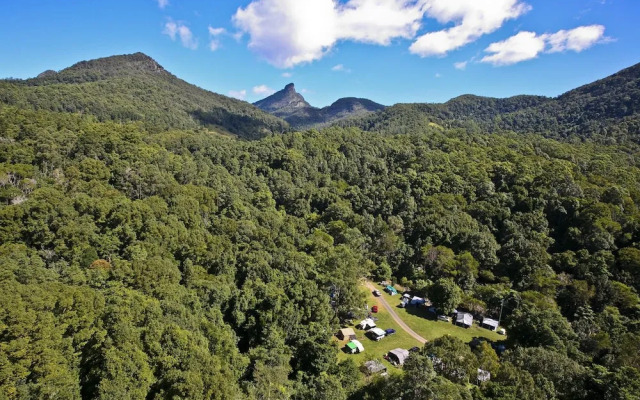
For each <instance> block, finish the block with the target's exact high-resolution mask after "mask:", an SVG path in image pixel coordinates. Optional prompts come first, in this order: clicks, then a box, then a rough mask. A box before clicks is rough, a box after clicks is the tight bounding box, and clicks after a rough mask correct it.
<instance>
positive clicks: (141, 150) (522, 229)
mask: <svg viewBox="0 0 640 400" xmlns="http://www.w3.org/2000/svg"><path fill="white" fill-rule="evenodd" d="M39 79H54V78H48V77H45V78H39ZM3 85H7V86H8V87H10V89H11V91H15V93H18V94H19V96H27V94H28V93H29V91H31V90H36V89H37V88H38V86H37V85H35V86H30V85H29V84H27V83H24V82H20V83H9V82H5V83H3ZM82 85H84V83H83V84H81V85H80V86H76V87H82ZM64 87H65V88H66V86H64ZM64 90H71V89H64ZM11 91H6V90H4V86H3V90H2V92H1V93H2V95H3V96H4V95H6V94H7V93H14V92H11ZM25 93H27V94H25ZM52 93H53V92H52ZM12 96H14V95H12ZM15 96H17V95H15ZM15 96H14V97H15ZM19 96H18V97H19ZM90 96H98V95H97V94H91V95H90ZM25 98H26V97H25ZM46 98H48V97H46ZM63 98H66V97H64V96H63V97H61V99H63ZM97 99H98V100H99V97H98V98H97ZM98 100H96V101H98ZM47 101H53V100H51V99H50V100H47ZM61 101H62V100H61ZM4 102H5V104H2V105H0V398H9V399H26V398H33V399H46V398H51V399H53V398H56V399H66V398H70V399H77V398H87V399H88V398H101V399H113V398H123V399H126V398H131V399H167V398H171V399H205V398H217V399H233V398H255V399H267V398H269V399H286V398H293V399H361V398H362V399H365V398H366V399H372V398H384V399H387V398H388V399H436V398H438V399H443V398H444V399H478V400H479V399H504V400H507V399H587V398H590V399H612V400H613V399H625V400H630V399H637V398H638V393H640V333H639V332H640V304H639V297H638V290H640V210H639V208H638V205H639V204H640V158H639V157H638V154H639V153H638V150H639V148H638V147H637V145H635V144H634V143H633V142H632V141H627V142H625V143H621V144H610V145H602V144H598V143H596V142H595V141H591V140H586V141H584V142H582V143H568V142H561V141H558V140H554V139H549V138H544V137H543V136H541V135H534V134H526V135H524V134H516V133H513V132H506V131H500V132H495V133H486V132H478V131H476V130H475V129H466V128H465V127H458V128H456V127H451V128H447V127H446V126H445V127H443V125H441V124H439V123H437V124H436V123H434V121H429V122H430V123H426V124H424V125H420V126H419V127H414V128H411V129H409V128H406V132H403V133H402V134H391V132H388V131H386V132H382V133H380V132H367V131H363V130H361V129H359V128H356V127H332V128H327V129H324V130H322V131H316V130H309V131H306V132H288V133H263V134H264V135H265V136H264V137H262V138H261V139H260V140H254V141H243V140H238V139H236V138H233V137H227V136H224V135H219V134H216V133H215V132H213V131H212V130H211V129H207V127H206V126H193V127H188V126H186V125H185V126H182V125H180V126H178V127H168V126H165V127H164V128H163V125H162V123H161V124H160V125H159V126H154V125H153V124H151V123H149V121H144V120H140V121H137V122H136V121H132V122H126V121H125V122H123V121H119V120H118V119H117V118H103V117H102V116H101V115H92V113H91V111H90V110H89V109H84V110H85V111H86V113H84V114H79V113H77V112H75V111H78V110H67V111H72V112H61V111H62V110H58V109H57V108H56V107H52V106H50V105H48V106H46V107H37V106H34V105H25V104H22V103H21V102H20V101H6V100H4ZM6 103H9V104H6ZM132 107H133V106H132ZM247 107H251V106H250V105H247ZM388 110H389V109H387V110H386V111H382V113H385V112H388ZM232 111H233V110H232ZM233 112H235V111H233ZM253 112H255V113H259V111H251V113H253ZM141 114H142V115H143V116H144V111H141ZM256 115H258V114H256ZM259 115H262V114H259ZM261 118H262V117H261ZM269 118H272V117H270V116H267V117H264V121H266V122H265V124H266V125H259V121H258V120H256V121H258V122H255V123H256V125H255V126H256V127H258V128H257V130H256V132H266V131H267V130H268V129H266V127H268V126H271V125H270V124H271V123H272V120H270V119H269ZM274 119H275V118H274ZM276 121H277V120H276ZM440 122H442V121H440ZM389 124H393V122H389ZM282 126H283V127H285V126H286V125H282ZM387 126H391V125H387ZM263 127H265V130H264V131H263V130H262V128H263ZM403 129H404V128H403ZM261 135H262V134H261ZM362 277H370V278H373V279H393V280H395V281H400V282H402V283H403V284H405V285H406V286H409V287H411V288H412V289H413V290H414V291H416V292H419V293H423V294H426V295H431V294H433V296H432V297H433V298H434V301H435V302H436V305H438V306H440V307H442V308H446V307H449V305H451V304H455V305H457V306H458V307H461V308H463V309H466V310H469V311H471V312H474V313H482V314H488V315H495V313H497V312H498V310H499V309H500V308H501V306H503V315H502V323H503V325H505V326H506V328H507V330H508V332H509V335H508V338H507V341H506V343H505V345H506V348H507V350H506V351H505V352H504V353H502V354H501V355H500V356H498V355H497V354H496V352H495V351H494V349H493V348H491V346H489V345H488V344H486V343H484V344H482V345H480V346H477V347H475V348H473V349H472V348H471V347H470V346H469V345H468V344H466V343H463V342H462V341H460V340H459V339H456V338H452V337H448V336H445V337H442V338H440V339H437V340H434V341H432V342H429V343H427V344H426V345H425V346H424V348H422V349H421V350H420V351H419V352H417V353H414V354H413V355H412V356H411V357H410V358H409V360H408V362H407V364H406V365H405V367H404V369H403V371H404V373H402V374H394V375H392V376H390V377H389V378H388V379H384V378H380V379H373V380H370V381H365V380H361V375H360V374H361V373H360V372H359V370H358V367H359V365H357V364H356V363H355V362H353V361H352V360H351V359H347V360H346V361H341V362H338V360H337V353H338V348H337V345H336V344H335V341H333V340H332V339H331V337H332V335H333V334H334V333H335V332H336V331H337V329H338V328H339V327H340V324H341V323H342V322H343V321H344V320H345V319H346V318H347V317H348V316H349V314H351V313H356V314H358V315H360V314H361V313H362V312H363V311H362V306H363V303H364V299H363V294H362V291H361V290H360V287H359V280H360V278H362ZM443 360H444V362H443ZM477 368H483V369H485V370H487V371H490V372H491V374H492V379H491V380H490V381H489V382H486V383H483V384H481V385H476V382H475V379H473V378H471V377H472V376H473V374H474V371H475V370H476V369H477Z"/></svg>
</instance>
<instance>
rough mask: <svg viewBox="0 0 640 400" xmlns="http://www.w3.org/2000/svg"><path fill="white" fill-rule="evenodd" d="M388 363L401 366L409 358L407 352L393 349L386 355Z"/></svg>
mask: <svg viewBox="0 0 640 400" xmlns="http://www.w3.org/2000/svg"><path fill="white" fill-rule="evenodd" d="M388 356H389V361H391V362H392V363H394V364H398V365H402V364H404V361H405V360H406V359H407V358H409V350H405V349H400V348H398V349H393V350H391V351H390V352H389V353H388Z"/></svg>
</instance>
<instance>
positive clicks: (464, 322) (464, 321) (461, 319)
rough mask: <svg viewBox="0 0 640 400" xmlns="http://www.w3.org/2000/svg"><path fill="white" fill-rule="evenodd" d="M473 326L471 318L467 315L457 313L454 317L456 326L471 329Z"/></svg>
mask: <svg viewBox="0 0 640 400" xmlns="http://www.w3.org/2000/svg"><path fill="white" fill-rule="evenodd" d="M472 324H473V316H472V315H471V314H469V313H464V312H459V313H458V315H457V316H456V325H460V326H464V327H466V328H469V327H471V325H472Z"/></svg>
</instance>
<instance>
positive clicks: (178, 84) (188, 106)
mask: <svg viewBox="0 0 640 400" xmlns="http://www.w3.org/2000/svg"><path fill="white" fill-rule="evenodd" d="M0 102H3V103H6V104H10V105H15V106H18V107H21V108H30V109H35V110H39V109H43V110H50V111H57V112H73V113H83V114H92V115H95V116H96V117H97V118H98V119H99V120H101V121H107V120H114V121H143V122H144V124H145V125H146V126H147V127H148V128H152V129H154V130H166V129H193V128H198V127H202V126H205V127H208V128H210V129H214V130H216V131H220V132H226V133H232V134H235V135H237V136H240V137H244V138H251V139H253V138H258V137H261V136H263V135H265V134H267V133H270V132H282V131H285V130H288V126H287V124H286V123H285V122H284V121H282V120H280V119H278V118H276V117H274V116H272V115H269V114H267V113H264V112H263V111H261V110H259V109H258V108H256V107H254V106H252V105H251V104H248V103H246V102H243V101H240V100H236V99H232V98H229V97H226V96H222V95H219V94H216V93H212V92H209V91H207V90H204V89H201V88H199V87H197V86H194V85H191V84H189V83H187V82H185V81H183V80H181V79H179V78H177V77H175V76H174V75H172V74H171V73H169V72H168V71H166V70H165V69H164V68H162V66H160V65H159V64H158V63H157V62H156V61H155V60H153V59H152V58H150V57H149V56H147V55H145V54H142V53H135V54H129V55H121V56H113V57H106V58H101V59H97V60H91V61H82V62H79V63H77V64H75V65H73V66H71V67H69V68H66V69H64V70H62V71H60V72H57V73H56V72H54V71H45V72H44V73H42V74H40V75H39V76H38V77H37V78H33V79H27V80H3V81H0Z"/></svg>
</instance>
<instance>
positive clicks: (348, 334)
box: [338, 328, 356, 340]
mask: <svg viewBox="0 0 640 400" xmlns="http://www.w3.org/2000/svg"><path fill="white" fill-rule="evenodd" d="M355 338H356V333H355V332H354V330H353V328H343V329H340V330H339V331H338V339H340V340H347V339H355Z"/></svg>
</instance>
